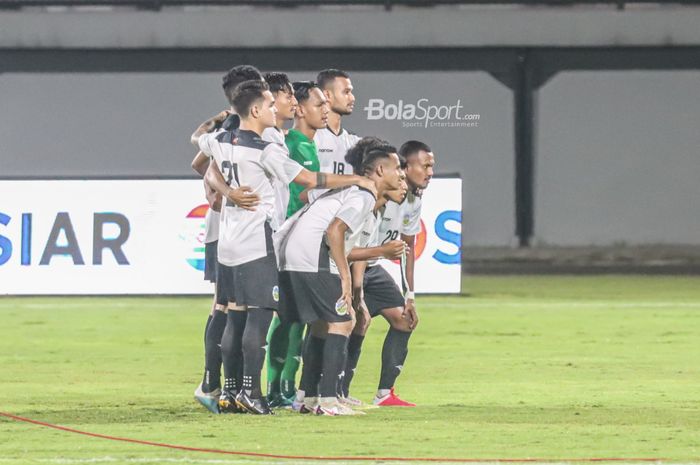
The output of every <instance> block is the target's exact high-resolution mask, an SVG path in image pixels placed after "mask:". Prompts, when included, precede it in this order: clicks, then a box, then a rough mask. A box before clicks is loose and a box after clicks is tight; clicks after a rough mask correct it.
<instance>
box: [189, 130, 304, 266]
mask: <svg viewBox="0 0 700 465" xmlns="http://www.w3.org/2000/svg"><path fill="white" fill-rule="evenodd" d="M234 139H237V141H236V143H235V144H234V143H233V140H234ZM199 147H200V149H201V150H202V152H204V153H206V154H208V155H209V156H213V157H214V160H216V164H217V166H218V167H219V169H220V170H221V172H222V174H223V175H224V179H226V182H227V183H228V184H229V185H230V186H231V187H239V186H241V185H245V186H250V188H251V189H252V190H253V192H255V193H256V194H258V195H259V196H260V203H259V204H258V205H257V206H256V207H255V211H250V210H244V209H242V208H239V207H237V206H235V205H234V204H232V203H231V202H228V201H224V206H223V207H222V213H221V224H220V230H219V245H218V255H219V262H220V263H222V264H224V265H227V266H237V265H241V264H243V263H247V262H250V261H253V260H257V259H258V258H262V257H264V256H266V254H267V241H266V237H265V225H266V224H268V225H269V226H270V227H271V228H272V229H273V230H275V229H276V228H277V227H278V226H279V224H278V221H279V218H280V212H277V211H276V208H277V207H276V204H277V201H276V198H275V196H276V192H275V189H276V188H278V187H279V186H273V181H275V180H278V181H280V182H281V183H282V184H284V185H288V184H289V183H290V182H292V181H293V180H294V178H296V177H297V176H298V175H299V173H300V172H301V170H302V166H301V165H300V164H298V163H297V162H295V161H294V160H291V159H290V158H289V156H288V154H287V149H286V147H285V146H284V145H279V144H276V143H270V142H265V141H263V140H262V138H260V136H258V135H257V134H256V133H254V132H252V131H246V130H239V131H237V132H235V133H234V132H229V131H225V132H219V133H210V134H205V135H203V136H201V137H200V138H199ZM288 195H289V194H288V193H287V196H288ZM282 216H283V215H282Z"/></svg>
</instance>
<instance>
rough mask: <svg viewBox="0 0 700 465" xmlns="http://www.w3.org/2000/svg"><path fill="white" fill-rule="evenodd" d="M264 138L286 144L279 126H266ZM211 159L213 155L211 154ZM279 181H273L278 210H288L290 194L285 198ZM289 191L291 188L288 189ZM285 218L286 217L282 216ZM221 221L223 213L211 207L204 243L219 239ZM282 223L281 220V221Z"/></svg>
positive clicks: (206, 222)
mask: <svg viewBox="0 0 700 465" xmlns="http://www.w3.org/2000/svg"><path fill="white" fill-rule="evenodd" d="M220 132H223V131H222V130H217V131H216V133H217V134H218V133H220ZM262 139H263V140H264V141H267V142H277V143H278V144H284V133H283V132H282V131H280V130H279V129H277V128H266V129H265V130H264V131H263V133H262ZM209 158H210V159H211V156H209ZM277 184H281V183H280V182H279V181H277V180H275V181H273V186H274V187H275V191H276V192H277V195H276V196H275V200H277V205H276V210H277V211H282V212H286V211H287V204H288V203H289V195H287V197H286V198H285V196H284V193H285V190H284V185H282V186H280V185H277ZM286 192H287V193H288V192H289V189H287V191H286ZM282 220H284V218H282ZM220 222H221V214H220V213H219V212H216V211H214V210H212V209H211V208H209V209H208V210H207V215H206V217H205V218H204V243H205V244H209V243H210V242H214V241H218V240H219V223H220ZM280 223H281V222H280Z"/></svg>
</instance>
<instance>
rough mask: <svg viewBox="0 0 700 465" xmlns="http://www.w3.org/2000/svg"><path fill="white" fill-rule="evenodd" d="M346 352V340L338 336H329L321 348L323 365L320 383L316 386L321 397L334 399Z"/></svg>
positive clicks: (344, 337)
mask: <svg viewBox="0 0 700 465" xmlns="http://www.w3.org/2000/svg"><path fill="white" fill-rule="evenodd" d="M347 350H348V338H347V336H342V335H340V334H329V335H328V336H327V337H326V342H325V344H324V346H323V364H322V367H323V368H322V370H321V373H322V376H321V382H320V383H319V385H318V391H319V395H320V396H321V397H335V396H336V395H337V389H338V377H339V376H340V372H341V371H343V363H344V361H345V357H346V354H347Z"/></svg>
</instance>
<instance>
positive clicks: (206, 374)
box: [202, 313, 211, 392]
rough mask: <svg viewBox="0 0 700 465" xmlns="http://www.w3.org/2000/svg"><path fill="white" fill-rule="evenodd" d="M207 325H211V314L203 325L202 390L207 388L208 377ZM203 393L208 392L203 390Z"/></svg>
mask: <svg viewBox="0 0 700 465" xmlns="http://www.w3.org/2000/svg"><path fill="white" fill-rule="evenodd" d="M209 323H211V313H210V314H209V316H208V317H207V324H206V325H204V376H203V377H202V389H203V390H204V389H205V388H206V387H207V376H209V373H208V372H207V331H209ZM204 392H209V391H206V390H205V391H204Z"/></svg>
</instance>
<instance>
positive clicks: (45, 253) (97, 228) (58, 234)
mask: <svg viewBox="0 0 700 465" xmlns="http://www.w3.org/2000/svg"><path fill="white" fill-rule="evenodd" d="M34 216H35V215H34V213H31V212H28V213H20V214H18V215H15V216H11V215H9V214H7V213H4V212H2V211H0V266H2V265H5V264H6V263H8V262H10V261H11V260H17V262H18V263H19V264H20V265H22V266H30V265H34V264H37V263H35V261H34V257H35V256H36V251H37V250H41V256H40V258H39V262H38V264H39V265H50V264H51V259H52V258H53V257H54V256H57V255H58V256H66V257H70V258H71V259H72V261H73V264H74V265H85V259H84V255H83V252H84V251H86V249H89V245H91V246H92V247H91V248H92V250H91V252H92V253H91V255H90V258H91V262H92V264H93V265H102V261H103V257H104V254H105V250H107V251H109V252H110V253H111V254H112V255H113V256H114V259H115V260H116V262H117V263H118V264H119V265H128V264H129V260H128V258H127V257H126V255H125V254H124V250H123V246H124V244H125V243H126V241H127V240H128V239H129V234H130V232H131V226H130V224H129V219H128V218H127V217H126V216H124V215H123V214H121V213H115V212H96V213H93V216H92V242H91V244H89V243H86V242H87V241H86V239H85V238H84V236H81V238H82V239H81V240H80V241H79V240H78V235H76V231H75V228H74V227H73V221H72V220H71V216H70V213H69V212H57V213H56V214H55V215H53V214H52V215H51V216H52V217H53V223H52V224H51V227H50V230H49V233H48V235H41V237H38V235H37V234H35V232H34V229H35V228H34V226H35V217H34ZM51 216H49V218H50V217H51ZM45 218H46V217H45V216H44V215H42V217H41V220H42V222H43V221H45ZM107 232H109V233H110V234H109V237H105V236H106V233H107ZM33 252H34V253H33Z"/></svg>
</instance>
